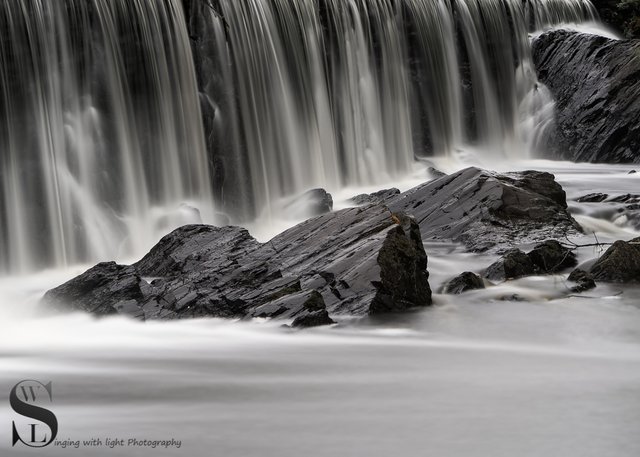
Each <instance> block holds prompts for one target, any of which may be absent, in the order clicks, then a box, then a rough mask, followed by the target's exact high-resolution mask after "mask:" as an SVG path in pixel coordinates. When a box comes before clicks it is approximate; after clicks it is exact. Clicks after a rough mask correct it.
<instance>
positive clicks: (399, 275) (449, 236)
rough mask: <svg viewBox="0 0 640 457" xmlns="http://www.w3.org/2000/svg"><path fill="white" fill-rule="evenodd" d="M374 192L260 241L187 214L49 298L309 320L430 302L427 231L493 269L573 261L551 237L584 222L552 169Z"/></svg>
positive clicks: (548, 268)
mask: <svg viewBox="0 0 640 457" xmlns="http://www.w3.org/2000/svg"><path fill="white" fill-rule="evenodd" d="M312 194H313V196H319V197H321V198H320V199H319V201H325V200H324V199H325V196H326V195H328V194H326V192H324V191H321V190H320V192H317V191H313V192H312ZM371 195H372V196H373V197H372V199H373V201H379V200H378V199H383V200H384V201H385V203H366V202H365V203H364V206H360V207H356V208H349V209H345V210H342V211H337V212H331V213H326V214H323V215H320V216H318V217H315V218H313V219H309V220H307V221H305V222H303V223H300V224H298V225H296V226H295V227H293V228H291V229H289V230H287V231H285V232H283V233H282V234H280V235H278V236H276V237H275V238H273V239H272V240H270V241H269V242H267V243H264V244H263V243H259V242H258V241H256V240H255V239H254V238H253V237H252V236H251V235H250V234H249V232H248V231H247V230H245V229H243V228H240V227H233V226H226V227H213V226H207V225H187V226H183V227H181V228H179V229H177V230H175V231H173V232H172V233H170V234H168V235H167V236H165V237H164V238H163V239H162V240H161V241H160V242H159V243H158V244H157V245H156V246H154V247H153V248H152V249H151V251H150V252H149V253H148V254H147V255H145V256H144V257H143V258H142V259H141V260H140V261H138V262H136V263H135V264H133V265H128V266H127V265H116V264H115V263H103V264H99V265H97V266H95V267H94V268H92V269H90V270H88V271H87V272H85V273H83V274H82V275H80V276H79V277H77V278H74V279H72V280H71V281H69V282H68V283H66V284H63V285H62V286H60V287H57V288H55V289H53V290H51V291H49V292H48V293H47V294H46V295H45V297H44V301H45V303H47V304H49V305H50V306H52V307H55V308H58V309H67V310H68V309H70V310H83V311H87V312H90V313H94V314H99V315H108V314H125V315H129V316H132V317H136V318H140V319H172V318H187V317H205V316H209V317H223V318H278V319H283V320H289V321H293V322H294V323H295V325H296V326H299V327H305V326H310V325H315V324H318V325H319V324H320V323H323V324H329V323H331V322H332V319H331V317H332V316H339V315H367V314H379V313H387V312H398V311H404V310H407V309H410V308H415V307H422V306H428V305H430V304H431V289H430V286H429V282H428V278H429V274H428V272H427V254H426V252H425V250H424V246H423V240H453V241H455V242H461V243H463V244H464V245H465V246H466V247H467V248H468V249H469V250H472V251H486V250H492V251H495V252H505V254H504V256H503V258H502V259H501V260H500V261H498V262H496V263H495V264H494V265H492V266H490V267H489V268H488V269H487V274H486V277H487V278H488V279H492V280H505V279H513V278H519V277H522V276H527V275H531V274H539V273H553V272H556V271H560V270H562V269H565V268H568V267H569V266H574V265H575V257H574V256H573V254H572V253H570V252H567V250H566V249H565V248H563V247H562V246H561V245H560V243H558V242H556V241H552V240H551V241H550V240H549V239H550V238H564V237H565V236H567V235H571V234H576V233H578V232H579V231H580V227H579V226H578V224H577V223H576V222H575V221H574V220H573V219H572V218H571V216H569V214H568V213H567V204H566V198H565V193H564V191H563V190H562V187H561V186H560V185H559V184H557V183H556V182H555V180H554V177H553V175H551V174H548V173H542V172H537V171H525V172H518V173H507V174H498V173H493V172H490V171H484V170H480V169H478V168H468V169H465V170H462V171H460V172H457V173H454V174H451V175H446V176H443V177H441V178H439V179H436V180H434V181H431V182H429V183H426V184H424V185H421V186H418V187H416V188H414V189H411V190H409V191H407V192H404V193H402V194H398V191H397V190H396V189H389V190H384V191H381V192H377V193H374V194H371ZM367 197H371V196H367ZM305 201H308V200H307V199H305ZM409 214H411V215H414V216H415V217H414V216H409ZM532 241H544V242H543V243H541V244H539V245H538V246H536V247H535V248H534V249H533V251H532V252H530V253H529V254H525V253H524V252H522V251H519V250H517V249H511V248H512V246H513V245H516V244H522V243H524V242H532ZM446 287H447V290H448V292H447V293H461V292H464V291H466V290H471V289H474V288H481V287H484V284H483V280H482V278H480V277H478V276H477V275H475V274H473V273H469V272H466V273H464V274H463V275H461V276H460V277H458V278H455V279H454V280H453V281H451V282H450V283H449V284H448V285H447V286H446Z"/></svg>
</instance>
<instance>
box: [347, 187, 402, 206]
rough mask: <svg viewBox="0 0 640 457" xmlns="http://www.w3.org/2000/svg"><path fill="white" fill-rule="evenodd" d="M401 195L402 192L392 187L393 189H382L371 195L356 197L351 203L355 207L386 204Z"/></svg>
mask: <svg viewBox="0 0 640 457" xmlns="http://www.w3.org/2000/svg"><path fill="white" fill-rule="evenodd" d="M397 195H400V190H399V189H396V188H395V187H392V188H391V189H382V190H379V191H377V192H373V193H371V194H360V195H356V196H355V197H351V199H350V201H351V203H353V204H355V205H366V204H369V203H384V202H385V201H387V200H390V199H392V198H393V197H396V196H397Z"/></svg>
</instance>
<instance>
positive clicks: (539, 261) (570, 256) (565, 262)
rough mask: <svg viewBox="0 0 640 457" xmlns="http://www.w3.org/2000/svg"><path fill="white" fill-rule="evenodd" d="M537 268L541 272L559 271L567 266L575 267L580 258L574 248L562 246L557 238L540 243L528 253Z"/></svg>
mask: <svg viewBox="0 0 640 457" xmlns="http://www.w3.org/2000/svg"><path fill="white" fill-rule="evenodd" d="M527 256H528V257H529V258H530V259H531V261H532V262H533V264H534V265H535V267H536V269H537V271H538V272H540V273H545V274H551V273H558V272H560V271H562V270H566V269H567V268H571V267H575V266H576V265H577V264H578V259H577V258H576V255H575V254H574V253H573V251H572V250H570V249H568V248H566V247H564V246H562V245H561V244H560V243H559V242H558V241H556V240H548V241H545V242H544V243H540V244H538V245H537V246H536V247H534V248H533V250H532V251H531V252H529V253H527Z"/></svg>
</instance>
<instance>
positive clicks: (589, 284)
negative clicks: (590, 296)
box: [569, 268, 596, 294]
mask: <svg viewBox="0 0 640 457" xmlns="http://www.w3.org/2000/svg"><path fill="white" fill-rule="evenodd" d="M569 281H571V282H575V283H577V284H576V286H575V287H572V288H571V292H574V293H577V294H578V293H581V292H584V291H587V290H590V289H593V288H595V287H596V282H595V280H594V279H593V276H592V275H591V274H590V273H587V272H586V271H584V270H581V269H579V268H577V269H575V270H573V271H572V272H571V274H570V275H569Z"/></svg>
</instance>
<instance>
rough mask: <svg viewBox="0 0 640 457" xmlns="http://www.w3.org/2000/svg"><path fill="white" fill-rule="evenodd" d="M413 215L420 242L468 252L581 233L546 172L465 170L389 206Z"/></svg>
mask: <svg viewBox="0 0 640 457" xmlns="http://www.w3.org/2000/svg"><path fill="white" fill-rule="evenodd" d="M388 205H389V207H390V208H391V209H393V210H394V211H404V212H406V213H408V214H413V215H414V216H415V218H416V220H417V221H418V223H419V224H420V229H421V233H422V238H423V239H424V240H453V241H457V242H461V243H463V244H464V245H465V246H466V247H467V248H468V249H469V250H471V251H487V250H507V249H509V247H511V246H514V245H516V244H521V243H528V242H536V241H543V240H546V239H554V238H556V239H561V238H564V237H565V236H567V235H574V234H577V233H580V232H581V231H582V229H581V228H580V226H579V225H578V223H577V222H576V221H575V220H574V219H573V218H572V217H571V216H570V215H569V213H568V211H567V201H566V194H565V192H564V190H562V187H561V186H560V184H558V183H557V182H556V181H555V178H554V176H553V175H552V174H550V173H544V172H539V171H523V172H517V173H506V174H499V173H494V172H491V171H486V170H481V169H479V168H474V167H471V168H467V169H464V170H462V171H459V172H457V173H454V174H451V175H446V176H443V177H441V178H439V179H436V180H434V181H431V182H428V183H426V184H423V185H421V186H418V187H416V188H414V189H411V190H409V191H407V192H405V193H403V194H401V195H400V196H398V197H397V198H395V199H393V200H391V201H390V202H389V203H388Z"/></svg>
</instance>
